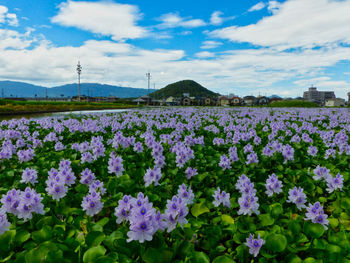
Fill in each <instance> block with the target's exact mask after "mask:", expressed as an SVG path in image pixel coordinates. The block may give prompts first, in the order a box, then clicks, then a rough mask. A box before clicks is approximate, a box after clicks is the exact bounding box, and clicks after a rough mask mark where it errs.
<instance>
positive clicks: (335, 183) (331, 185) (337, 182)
mask: <svg viewBox="0 0 350 263" xmlns="http://www.w3.org/2000/svg"><path fill="white" fill-rule="evenodd" d="M326 181H327V188H326V190H327V192H328V193H333V192H334V191H335V190H337V189H339V190H342V189H343V182H344V177H343V176H342V175H341V174H339V173H338V174H337V175H336V176H335V177H333V176H331V175H329V176H328V177H327V179H326Z"/></svg>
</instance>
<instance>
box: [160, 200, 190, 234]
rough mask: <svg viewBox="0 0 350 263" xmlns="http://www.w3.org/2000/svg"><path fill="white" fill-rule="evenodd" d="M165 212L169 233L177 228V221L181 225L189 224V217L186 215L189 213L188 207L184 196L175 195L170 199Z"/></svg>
mask: <svg viewBox="0 0 350 263" xmlns="http://www.w3.org/2000/svg"><path fill="white" fill-rule="evenodd" d="M164 214H165V219H166V222H167V232H168V233H170V232H171V231H173V230H174V229H175V227H176V225H177V223H179V224H180V225H181V227H183V225H184V224H187V219H186V218H185V217H186V215H187V214H188V208H187V205H186V204H185V202H183V201H182V198H179V197H177V196H173V198H172V199H171V200H168V201H167V205H166V210H165V213H164Z"/></svg>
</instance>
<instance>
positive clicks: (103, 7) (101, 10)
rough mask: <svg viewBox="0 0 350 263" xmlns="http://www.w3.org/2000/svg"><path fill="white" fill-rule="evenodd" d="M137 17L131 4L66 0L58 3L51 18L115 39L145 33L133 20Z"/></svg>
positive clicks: (136, 36) (137, 36)
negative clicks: (57, 8) (66, 0)
mask: <svg viewBox="0 0 350 263" xmlns="http://www.w3.org/2000/svg"><path fill="white" fill-rule="evenodd" d="M141 17H142V15H141V14H140V12H139V10H138V8H137V7H136V6H134V5H127V4H118V3H113V2H74V1H68V2H66V3H62V4H60V5H59V13H58V14H57V15H56V16H55V17H53V18H52V19H51V21H52V22H53V23H57V24H60V25H62V26H72V27H77V28H80V29H82V30H86V31H90V32H93V33H96V34H101V35H104V36H111V37H112V39H113V40H116V41H119V40H125V39H135V38H141V37H144V36H145V35H146V34H147V31H146V29H144V28H142V27H140V26H137V24H136V22H137V20H139V19H141Z"/></svg>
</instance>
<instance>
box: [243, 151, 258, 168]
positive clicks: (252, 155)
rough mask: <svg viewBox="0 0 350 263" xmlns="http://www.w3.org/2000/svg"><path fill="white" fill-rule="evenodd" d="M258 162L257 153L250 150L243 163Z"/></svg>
mask: <svg viewBox="0 0 350 263" xmlns="http://www.w3.org/2000/svg"><path fill="white" fill-rule="evenodd" d="M258 162H259V159H258V155H257V154H256V153H255V152H251V153H250V154H248V156H247V161H246V162H245V163H246V164H247V165H248V164H251V163H258Z"/></svg>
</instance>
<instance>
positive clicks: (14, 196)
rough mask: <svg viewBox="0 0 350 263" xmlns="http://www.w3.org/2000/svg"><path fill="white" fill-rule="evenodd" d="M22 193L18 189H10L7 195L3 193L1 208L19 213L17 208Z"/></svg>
mask: <svg viewBox="0 0 350 263" xmlns="http://www.w3.org/2000/svg"><path fill="white" fill-rule="evenodd" d="M20 195H21V191H20V190H16V189H12V190H9V191H8V192H7V194H6V195H2V198H1V203H2V207H1V210H3V211H4V212H7V213H11V214H14V215H18V210H17V208H18V205H19V202H20Z"/></svg>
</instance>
